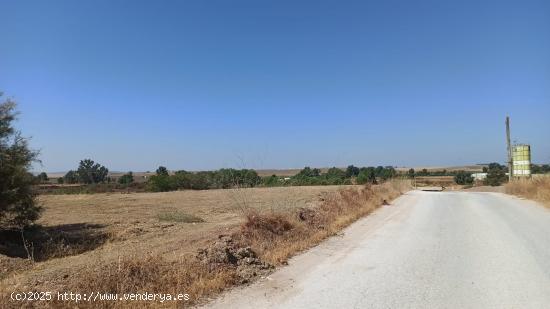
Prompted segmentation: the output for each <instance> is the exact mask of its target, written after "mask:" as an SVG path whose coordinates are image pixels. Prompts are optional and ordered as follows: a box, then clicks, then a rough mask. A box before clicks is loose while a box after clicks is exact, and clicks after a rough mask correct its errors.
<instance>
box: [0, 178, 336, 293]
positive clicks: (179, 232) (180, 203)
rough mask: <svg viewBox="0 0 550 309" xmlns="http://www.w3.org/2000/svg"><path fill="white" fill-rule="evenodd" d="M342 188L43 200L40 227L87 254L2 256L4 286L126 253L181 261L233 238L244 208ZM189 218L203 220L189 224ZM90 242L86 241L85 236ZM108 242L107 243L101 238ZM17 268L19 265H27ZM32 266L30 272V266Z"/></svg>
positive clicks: (58, 276)
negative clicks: (67, 237)
mask: <svg viewBox="0 0 550 309" xmlns="http://www.w3.org/2000/svg"><path fill="white" fill-rule="evenodd" d="M341 188H342V187H341V186H319V187H280V188H254V189H240V190H208V191H176V192H166V193H133V194H93V195H49V196H41V197H40V203H41V204H42V205H43V206H44V213H43V216H42V218H41V219H40V220H39V222H38V223H39V224H41V225H44V226H45V227H47V228H50V229H52V230H56V231H62V232H63V233H69V234H70V233H75V232H78V233H79V234H78V235H80V237H82V242H83V243H88V244H91V243H94V242H98V245H97V247H96V248H94V246H93V245H90V246H89V247H90V249H94V250H89V251H87V252H84V253H81V254H78V255H74V256H66V257H61V258H54V259H49V260H46V261H43V262H37V263H36V264H34V266H29V265H27V264H26V263H25V264H24V266H21V267H20V268H22V270H19V271H13V270H16V269H17V267H14V266H13V265H14V264H17V263H15V262H16V261H19V262H21V263H23V259H18V258H6V257H5V256H2V255H1V254H0V257H2V259H0V269H2V270H3V274H2V276H0V278H2V283H4V284H8V285H12V284H16V285H19V286H21V285H28V286H41V285H42V284H44V283H47V284H48V285H49V286H55V285H56V284H61V283H62V282H63V280H65V278H67V277H69V276H71V275H72V274H73V273H75V272H79V271H81V270H84V269H86V268H88V267H92V266H94V265H101V264H103V263H106V262H113V261H117V259H120V258H121V257H124V256H129V255H136V254H137V255H145V254H164V255H166V257H167V258H178V257H179V256H182V255H183V254H185V253H190V252H196V251H197V249H198V248H201V247H203V246H204V245H205V244H206V243H207V242H208V241H211V240H212V239H213V238H216V237H217V236H218V235H220V234H226V233H230V232H231V231H232V230H233V229H235V228H236V227H237V226H238V223H239V222H241V221H242V218H243V208H244V207H247V208H254V209H258V210H260V211H268V210H271V209H273V210H284V209H286V208H299V207H310V206H314V205H316V204H318V203H319V201H320V199H321V197H322V196H323V195H325V194H328V193H330V192H335V191H337V190H339V189H341ZM187 216H194V217H198V218H199V219H201V220H203V221H204V222H195V223H186V222H181V221H186V218H187ZM87 237H88V239H86V238H87ZM98 239H107V241H98ZM21 263H19V264H21ZM29 267H30V268H29Z"/></svg>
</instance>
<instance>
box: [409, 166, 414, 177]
mask: <svg viewBox="0 0 550 309" xmlns="http://www.w3.org/2000/svg"><path fill="white" fill-rule="evenodd" d="M407 174H408V175H409V178H414V168H411V169H409V172H408V173H407Z"/></svg>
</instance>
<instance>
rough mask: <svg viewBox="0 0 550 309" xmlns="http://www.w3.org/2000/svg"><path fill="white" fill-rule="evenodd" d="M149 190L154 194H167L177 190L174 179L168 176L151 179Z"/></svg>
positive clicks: (157, 176) (155, 176) (152, 177)
mask: <svg viewBox="0 0 550 309" xmlns="http://www.w3.org/2000/svg"><path fill="white" fill-rule="evenodd" d="M148 185H149V190H150V191H153V192H167V191H173V190H177V186H176V182H175V181H174V178H173V177H170V176H168V175H154V176H151V178H149V183H148Z"/></svg>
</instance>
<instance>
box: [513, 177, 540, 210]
mask: <svg viewBox="0 0 550 309" xmlns="http://www.w3.org/2000/svg"><path fill="white" fill-rule="evenodd" d="M505 190H506V193H509V194H514V195H517V196H521V197H525V198H528V199H533V200H536V201H539V202H541V203H544V204H545V205H546V206H547V207H550V177H536V178H535V177H534V178H531V179H518V180H514V181H512V182H510V183H507V184H506V185H505Z"/></svg>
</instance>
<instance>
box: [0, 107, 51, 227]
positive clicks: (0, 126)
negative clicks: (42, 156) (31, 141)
mask: <svg viewBox="0 0 550 309" xmlns="http://www.w3.org/2000/svg"><path fill="white" fill-rule="evenodd" d="M15 108H16V104H15V102H13V101H11V100H9V99H8V100H6V101H5V102H3V103H1V104H0V227H24V226H26V225H29V224H30V223H31V222H33V221H35V220H36V219H38V217H39V215H40V211H41V208H40V207H39V206H38V205H37V203H36V199H35V194H34V192H33V190H32V185H33V182H34V176H33V175H32V174H31V173H29V168H30V166H31V164H32V163H33V162H36V161H37V156H38V152H36V151H33V150H30V149H29V147H28V142H27V140H26V139H25V138H23V137H21V135H20V133H19V132H18V131H16V130H15V129H14V128H13V126H12V122H13V121H14V120H15V119H16V116H17V113H16V112H15Z"/></svg>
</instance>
